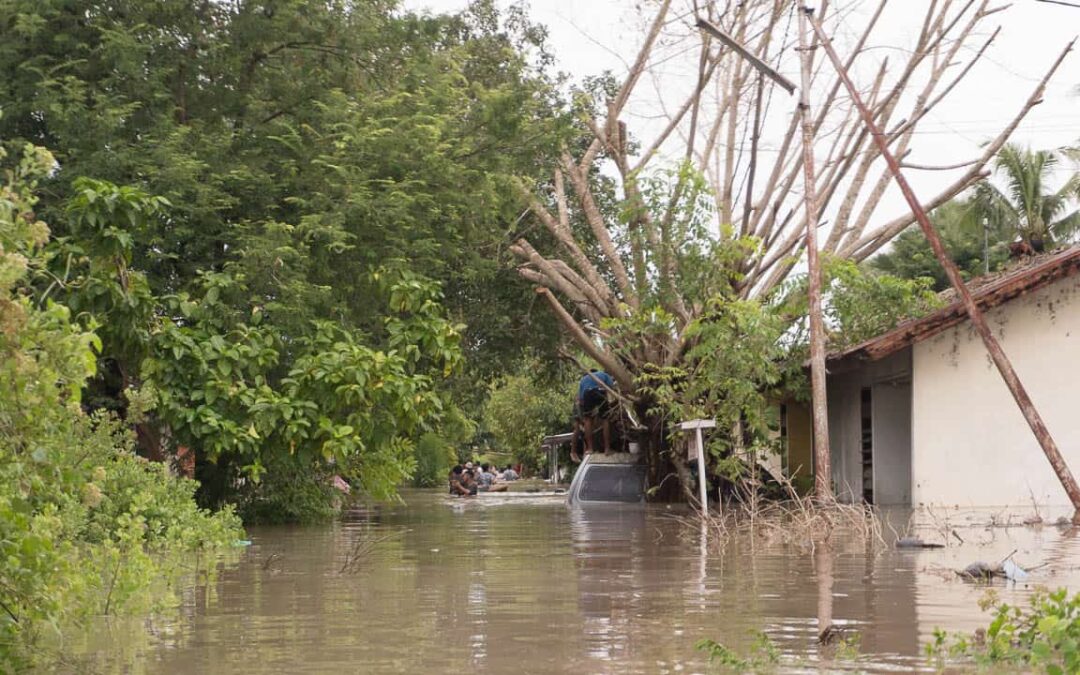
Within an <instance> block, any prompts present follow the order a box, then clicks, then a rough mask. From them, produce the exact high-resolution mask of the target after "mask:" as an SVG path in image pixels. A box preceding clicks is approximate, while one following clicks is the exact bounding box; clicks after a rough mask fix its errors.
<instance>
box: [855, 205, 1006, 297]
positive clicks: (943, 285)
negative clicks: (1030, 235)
mask: <svg viewBox="0 0 1080 675" xmlns="http://www.w3.org/2000/svg"><path fill="white" fill-rule="evenodd" d="M970 210H971V206H970V204H969V203H968V202H967V201H965V200H954V201H951V202H948V203H946V204H944V205H942V206H940V207H939V208H937V209H934V211H933V212H931V214H930V219H931V221H932V222H933V223H934V227H935V228H937V231H938V234H940V235H941V241H942V243H943V244H944V245H945V249H946V250H947V251H948V252H949V257H950V258H952V261H953V262H954V263H956V266H957V267H958V268H959V270H960V275H961V276H962V277H964V279H971V278H974V277H977V276H981V275H982V274H985V273H986V270H987V268H989V270H990V271H991V272H996V271H997V270H999V269H1000V268H1001V267H1002V266H1004V264H1005V263H1006V262H1007V261H1008V259H1009V241H1011V235H1010V234H1009V233H1008V232H1004V231H1001V230H993V231H989V230H988V231H987V232H986V233H985V234H986V237H985V240H984V233H983V226H982V225H981V224H979V225H978V226H977V227H973V226H972V224H971V222H970V217H969V214H970ZM984 242H985V244H986V245H985V246H984ZM987 253H989V265H987V263H986V260H987V255H986V254H987ZM869 264H870V267H871V268H873V269H875V270H877V271H879V272H882V273H884V274H889V275H891V276H894V277H900V278H902V279H918V278H927V279H932V280H933V289H934V290H935V291H943V290H945V289H947V288H949V287H950V284H949V279H948V277H946V276H945V270H944V269H942V267H941V265H940V264H938V261H937V258H936V257H935V256H934V252H933V250H931V248H930V244H929V242H927V241H926V236H925V235H924V234H923V233H922V230H921V229H920V228H919V227H918V226H917V225H913V226H911V227H910V228H908V229H907V230H904V231H903V232H901V233H900V235H899V236H898V237H897V238H896V239H894V240H893V242H892V244H891V245H890V247H889V250H888V251H886V252H884V253H881V254H879V255H877V256H875V257H874V258H872V259H871V260H870V263H869Z"/></svg>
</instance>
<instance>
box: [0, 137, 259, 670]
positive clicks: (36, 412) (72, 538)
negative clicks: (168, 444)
mask: <svg viewBox="0 0 1080 675" xmlns="http://www.w3.org/2000/svg"><path fill="white" fill-rule="evenodd" d="M4 159H5V156H4V154H3V152H2V150H0V163H3V162H4ZM54 166H55V161H54V160H53V158H52V156H51V155H50V154H49V153H48V152H47V151H45V150H43V149H40V148H35V147H31V146H27V148H26V149H25V151H24V153H23V155H22V157H21V158H19V159H18V161H17V162H16V163H14V166H11V165H10V164H9V165H8V170H7V171H6V172H5V176H4V183H3V185H0V438H3V439H4V441H3V443H0V560H3V564H2V565H0V671H4V672H9V671H12V670H17V669H20V668H23V667H27V666H30V665H34V663H40V662H41V661H43V660H46V659H47V658H48V656H47V655H46V654H44V653H43V651H42V650H41V649H39V648H38V646H39V645H40V644H41V642H42V638H44V637H47V636H48V635H49V634H52V635H56V634H58V633H59V634H61V635H62V633H63V631H64V629H65V627H68V626H70V625H71V624H72V623H73V622H77V621H79V620H81V619H84V618H86V617H89V616H93V615H103V614H106V615H108V614H118V613H123V612H131V611H141V610H146V609H150V608H153V607H155V606H160V605H161V604H163V603H167V602H168V601H169V600H170V598H171V596H172V593H171V590H172V586H173V583H174V582H175V581H176V580H177V579H178V578H179V577H180V575H181V574H182V573H183V570H182V568H181V566H182V565H184V564H185V563H186V562H187V561H186V560H185V558H186V555H185V554H187V553H192V552H195V551H202V550H212V549H215V548H218V547H223V546H225V545H227V544H229V543H231V542H233V541H235V540H236V538H237V537H238V536H239V535H240V534H241V532H242V531H241V529H240V523H239V520H238V519H237V517H236V516H235V515H234V514H233V513H232V512H231V511H230V510H226V511H223V512H220V513H217V514H210V513H209V512H206V511H202V510H200V509H199V508H198V507H197V506H196V505H195V501H194V499H193V497H192V495H193V493H194V491H195V488H196V485H195V483H194V482H192V481H187V480H180V479H176V478H173V477H171V476H169V475H168V473H167V470H166V468H165V467H164V465H159V464H149V463H148V462H146V461H145V460H143V459H141V458H139V457H137V456H136V455H135V454H134V452H133V438H132V435H131V434H130V432H128V431H126V430H125V429H124V427H123V426H122V425H121V424H120V423H119V422H118V421H117V420H116V419H115V418H113V417H112V416H110V415H107V414H104V413H102V414H97V415H92V416H91V415H87V414H86V413H85V412H84V411H83V410H82V408H81V406H80V397H81V394H82V387H83V385H84V383H85V381H86V379H87V378H88V377H90V376H91V375H92V374H93V373H94V369H95V366H96V358H95V355H94V351H93V349H94V348H100V341H99V340H98V338H97V336H96V335H95V334H94V333H92V332H90V331H86V330H84V329H83V328H81V327H80V326H78V325H77V324H75V323H74V322H73V321H72V319H71V312H70V310H69V309H68V308H67V307H66V306H64V305H61V304H57V303H54V302H51V301H49V300H47V299H45V298H42V297H34V296H33V294H32V293H31V291H30V287H29V283H28V280H29V279H30V277H31V275H33V274H35V273H38V272H40V270H41V269H42V265H43V261H42V253H41V251H42V248H43V247H44V245H45V243H46V242H47V240H48V234H49V229H48V227H47V226H46V225H45V224H44V223H42V222H40V221H38V220H37V219H36V217H35V215H34V209H33V207H34V203H35V197H34V188H35V186H36V182H37V180H39V179H40V178H42V177H44V176H46V175H47V174H48V173H49V172H50V171H52V170H53V167H54Z"/></svg>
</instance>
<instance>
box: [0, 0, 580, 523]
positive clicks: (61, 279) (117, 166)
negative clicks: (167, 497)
mask: <svg viewBox="0 0 1080 675" xmlns="http://www.w3.org/2000/svg"><path fill="white" fill-rule="evenodd" d="M0 26H2V27H3V30H4V34H5V40H4V43H3V44H2V45H0V106H2V107H3V110H4V113H5V114H4V116H3V117H2V118H0V135H2V136H3V137H8V138H14V139H15V141H14V142H16V143H19V142H23V141H26V140H29V141H32V142H34V143H37V144H40V145H44V146H47V147H49V148H50V149H52V150H53V151H54V152H55V153H56V156H57V158H58V160H59V163H58V166H57V167H56V170H55V171H54V172H53V173H52V174H51V175H50V176H49V177H48V180H47V181H46V186H47V190H46V191H45V192H44V197H43V199H42V202H41V204H40V206H39V210H40V212H41V213H42V214H43V215H45V216H46V217H48V219H49V220H50V222H52V223H53V226H54V229H55V230H56V234H57V236H58V238H57V241H56V242H55V243H54V244H53V245H52V246H51V247H50V250H49V252H48V264H47V265H45V266H44V267H43V269H41V270H39V273H38V274H36V275H35V276H34V283H35V284H36V285H37V286H38V287H39V289H41V291H42V292H48V293H49V294H50V295H51V297H55V298H57V299H59V300H61V301H63V302H64V303H66V304H67V305H68V306H70V307H71V308H72V309H73V310H74V311H75V312H76V317H77V319H78V320H79V322H80V323H81V324H82V325H83V326H84V327H89V326H91V325H95V326H99V327H100V332H99V335H100V338H101V340H102V351H101V354H100V357H99V359H98V368H97V373H96V375H95V377H94V379H93V380H92V381H91V383H90V385H89V387H88V391H87V392H86V401H87V404H88V405H90V406H92V407H94V408H105V409H110V410H115V411H117V412H118V413H120V414H121V415H124V414H125V411H126V408H127V399H128V393H129V391H132V390H136V391H139V392H140V396H142V397H144V398H147V399H148V407H150V408H152V409H151V410H150V412H149V416H148V417H147V418H146V419H145V420H143V421H142V422H140V423H139V424H138V427H137V430H138V439H139V447H140V451H141V452H142V454H144V455H146V456H148V457H154V458H168V457H170V456H172V455H173V454H174V453H175V451H176V449H177V448H178V447H180V446H184V447H187V448H191V449H192V450H193V451H194V453H195V455H196V457H197V458H198V466H197V476H198V478H199V479H200V481H201V484H202V489H201V491H200V499H201V500H202V502H203V503H204V504H207V505H219V504H221V503H225V502H232V503H236V504H238V505H239V506H240V507H241V509H242V510H243V511H244V513H245V514H247V515H249V516H255V515H258V516H259V517H262V518H271V519H273V520H279V519H281V518H283V517H287V518H293V517H301V516H302V513H303V512H304V511H307V512H310V513H311V514H326V513H329V512H330V511H329V510H328V509H327V506H328V505H329V504H330V503H331V502H332V501H333V500H335V499H336V498H337V495H336V494H335V493H334V492H333V491H329V490H328V489H326V486H325V482H326V481H327V480H328V479H329V478H330V477H331V476H333V475H334V474H339V475H342V476H344V477H345V478H346V479H348V480H349V481H350V482H352V483H353V484H354V486H355V487H357V488H359V489H360V490H361V491H362V492H363V493H365V494H369V495H373V496H376V497H388V496H390V495H391V494H392V493H393V491H394V490H395V488H396V486H397V485H398V484H400V483H401V482H402V481H403V480H405V479H406V478H408V477H409V476H410V475H411V474H412V472H413V470H414V468H415V466H416V458H415V457H414V443H415V441H416V439H417V438H418V437H419V436H421V435H422V434H424V433H428V432H443V431H445V430H446V429H444V427H446V425H448V424H450V423H449V422H447V421H446V420H449V419H457V418H460V417H461V415H460V414H459V413H458V412H457V411H456V410H455V407H464V408H465V409H466V411H467V414H469V415H472V416H473V417H474V418H475V417H478V416H479V415H480V411H479V407H480V405H481V404H482V401H483V397H484V394H485V391H486V390H485V388H484V387H483V386H477V385H476V382H483V381H488V380H490V379H491V378H493V377H495V376H497V374H498V373H499V372H501V371H503V370H505V369H506V368H507V367H508V365H507V364H510V363H512V362H514V361H515V360H516V359H517V358H518V355H519V354H520V350H521V348H522V347H523V346H524V345H527V344H534V345H541V347H542V348H545V349H546V348H547V347H548V346H550V345H551V344H553V343H554V341H555V338H554V335H555V331H552V330H535V325H536V323H537V322H538V321H540V322H544V321H547V318H546V316H545V315H542V314H541V315H540V316H538V317H534V316H530V315H529V314H527V313H522V312H520V311H518V310H517V308H518V307H519V306H521V304H522V303H523V300H524V299H525V298H527V297H528V294H529V291H528V288H527V287H526V286H525V285H524V284H520V283H516V282H515V275H514V273H513V271H512V270H511V269H509V268H508V267H507V266H506V265H504V264H503V261H502V260H501V259H500V256H499V255H498V252H499V249H500V245H501V243H502V242H503V240H504V238H505V235H506V231H507V230H508V229H510V228H512V227H514V226H516V220H517V217H518V215H519V213H520V205H519V204H518V203H517V201H516V197H515V196H514V195H513V191H512V188H511V186H512V179H514V178H516V177H518V176H522V175H529V174H530V173H531V172H533V171H534V168H535V166H536V163H537V161H538V158H542V157H544V156H546V155H547V154H548V153H549V150H550V149H552V148H555V147H557V146H558V142H559V139H560V137H561V132H560V131H559V130H560V129H561V128H562V126H563V121H562V117H561V116H560V115H559V114H558V113H557V111H556V109H555V102H554V100H553V98H552V95H551V94H550V92H551V91H552V89H551V87H550V86H549V82H548V81H547V80H546V79H545V77H544V76H543V75H542V70H543V68H544V66H545V65H546V64H547V62H548V56H547V54H546V53H545V52H544V47H543V39H544V35H543V32H542V31H541V30H539V29H538V28H537V27H535V26H533V25H531V24H529V23H528V21H527V20H526V18H525V16H524V14H523V13H522V12H521V11H520V10H519V9H511V10H508V11H507V12H506V13H505V14H504V15H500V14H499V12H497V11H496V10H495V9H494V5H493V3H491V2H485V1H480V2H476V3H474V4H473V5H472V6H470V7H469V9H468V10H466V11H465V12H463V13H461V14H458V15H441V16H416V15H412V14H408V13H404V12H401V11H400V10H399V9H398V8H397V5H396V3H395V2H392V1H389V0H343V1H342V2H333V3H321V4H320V3H314V4H313V3H307V2H299V1H296V0H280V1H274V2H269V3H255V2H248V1H245V0H232V1H229V2H215V3H189V2H186V1H184V0H166V1H164V2H154V3H145V2H126V1H125V2H119V3H116V2H109V3H104V2H100V1H98V0H76V1H74V2H69V1H67V0H64V1H60V0H48V1H46V2H38V1H37V0H14V1H13V2H9V3H4V4H3V5H2V6H0ZM530 328H532V329H530ZM451 401H453V403H451ZM451 426H452V424H451ZM274 472H280V473H281V475H280V476H274V475H272V474H274ZM294 479H297V480H301V481H303V482H305V483H306V485H305V486H304V487H303V488H297V487H295V486H293V485H291V482H294ZM284 486H288V487H287V488H285V489H286V491H288V492H289V493H290V494H296V496H297V497H296V498H297V500H298V501H300V502H303V503H304V504H305V506H304V507H303V508H293V506H290V505H289V504H288V503H287V501H288V500H286V499H285V498H284V497H283V495H282V494H280V492H281V491H280V490H279V489H278V488H279V487H284ZM272 493H279V494H272ZM275 511H280V512H281V513H280V514H278V515H273V514H274V512H275Z"/></svg>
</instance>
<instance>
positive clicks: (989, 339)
mask: <svg viewBox="0 0 1080 675" xmlns="http://www.w3.org/2000/svg"><path fill="white" fill-rule="evenodd" d="M799 14H800V16H801V17H805V18H806V20H807V21H809V22H810V25H811V26H813V28H814V32H815V33H816V34H817V38H818V41H819V42H820V44H821V46H822V47H823V48H824V49H825V53H826V54H828V57H829V60H830V61H831V62H832V64H833V67H835V68H836V71H837V74H838V75H839V76H840V80H841V81H842V82H843V84H844V88H846V89H847V91H848V94H849V95H850V96H851V100H852V102H853V103H854V104H855V106H856V107H857V108H858V109H859V114H860V115H861V116H862V119H863V123H864V124H865V125H866V128H867V130H868V131H869V132H870V133H871V135H872V136H873V138H874V143H875V144H876V145H877V147H878V150H879V151H880V152H881V156H882V157H884V158H885V163H886V164H887V165H888V167H889V171H890V172H891V173H892V175H893V178H895V179H896V184H897V185H898V186H899V187H900V191H901V192H902V193H903V194H904V199H906V200H907V203H908V205H909V206H910V207H911V211H912V213H914V214H915V219H916V220H917V221H918V223H919V227H921V228H922V231H923V234H925V235H926V239H927V241H929V242H930V247H931V248H932V249H934V255H935V256H937V260H938V263H940V264H941V267H942V268H943V269H944V270H945V274H946V275H947V276H948V277H949V281H950V282H952V285H953V288H955V289H956V293H957V294H958V295H959V296H960V299H961V301H962V302H963V304H964V309H965V310H966V311H967V315H968V317H969V318H970V319H971V323H972V325H973V326H975V330H976V331H978V333H979V336H980V337H981V338H982V341H983V344H985V345H986V350H987V351H988V352H989V353H990V358H991V359H992V360H993V361H994V365H995V366H997V369H998V371H999V372H1000V373H1001V377H1002V379H1004V380H1005V385H1006V386H1007V387H1008V388H1009V391H1010V392H1011V393H1012V396H1013V398H1014V399H1016V404H1017V405H1018V406H1020V412H1022V413H1023V414H1024V419H1026V420H1027V423H1028V426H1030V427H1031V431H1032V433H1034V434H1035V438H1036V439H1037V440H1038V441H1039V445H1041V446H1042V449H1043V452H1044V453H1046V458H1047V460H1049V461H1050V466H1051V467H1053V469H1054V473H1056V474H1057V477H1058V480H1060V481H1061V485H1062V487H1064V488H1065V493H1066V494H1067V495H1069V500H1070V501H1071V502H1072V505H1073V509H1074V512H1073V523H1074V524H1080V486H1078V485H1077V484H1076V479H1075V478H1073V475H1072V471H1070V470H1069V466H1068V464H1066V463H1065V458H1064V457H1062V456H1061V451H1060V450H1058V447H1057V443H1055V442H1054V439H1053V437H1052V436H1051V435H1050V430H1049V429H1047V428H1046V424H1045V423H1044V422H1043V419H1042V416H1041V415H1039V411H1038V410H1036V409H1035V404H1034V403H1033V402H1032V400H1031V397H1030V396H1028V393H1027V390H1026V389H1025V388H1024V385H1023V383H1022V382H1020V377H1019V376H1018V375H1017V374H1016V371H1015V370H1014V369H1013V367H1012V363H1010V362H1009V359H1008V357H1007V356H1005V352H1004V351H1003V350H1002V349H1001V345H1000V344H999V343H998V341H997V338H995V337H994V334H993V332H992V331H991V330H990V326H989V325H988V324H987V323H986V317H985V316H983V313H982V310H981V309H979V306H978V304H977V303H976V302H975V298H973V297H972V295H971V292H970V291H969V290H968V288H967V286H966V285H965V284H964V280H963V279H961V278H960V272H959V271H958V270H957V269H956V265H955V264H954V263H953V261H952V260H951V259H950V258H949V256H948V254H947V253H946V252H945V247H944V246H943V245H942V243H941V238H940V237H939V236H938V234H937V231H936V230H934V226H933V225H932V224H931V223H930V218H929V217H928V216H927V215H926V210H925V209H923V207H922V204H920V203H919V200H918V199H917V198H916V197H915V192H914V191H913V190H912V189H911V185H910V184H909V183H908V182H907V179H906V178H905V177H904V174H903V172H902V171H901V170H900V163H899V162H898V161H897V160H896V157H895V156H893V154H892V153H891V152H890V151H889V143H888V140H887V139H886V138H885V135H884V134H883V133H882V131H881V129H879V128H878V127H877V125H876V124H875V123H874V117H873V115H872V114H871V113H870V109H869V108H867V107H866V103H864V102H863V100H862V97H861V96H860V95H859V92H858V90H856V89H855V85H854V84H853V83H852V81H851V77H850V76H849V74H848V72H847V69H846V68H845V67H844V64H843V63H842V62H841V61H840V57H839V56H838V55H837V53H836V50H835V49H833V46H832V43H831V42H829V37H828V36H827V35H826V34H825V30H824V29H823V28H822V26H821V22H820V21H819V20H818V19H817V18H816V17H814V15H813V10H812V9H811V8H809V7H805V6H804V7H802V11H801V12H800V13H799Z"/></svg>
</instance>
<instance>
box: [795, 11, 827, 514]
mask: <svg viewBox="0 0 1080 675" xmlns="http://www.w3.org/2000/svg"><path fill="white" fill-rule="evenodd" d="M807 18H808V15H807V14H806V13H805V12H799V61H800V63H801V65H802V86H801V87H799V116H800V118H801V120H800V122H801V123H802V153H803V176H804V178H805V179H806V186H805V188H804V191H803V205H804V207H805V209H806V260H807V265H808V266H809V268H810V269H809V275H808V279H807V296H808V297H809V298H810V312H809V313H810V388H811V397H812V401H811V405H812V406H813V418H814V494H815V495H816V496H817V498H818V499H819V500H823V501H824V500H828V499H830V498H832V466H831V465H832V457H831V455H830V450H829V408H828V403H827V401H828V399H827V394H826V385H825V380H826V378H825V340H826V335H825V321H824V319H823V318H822V314H821V257H820V255H819V254H818V245H817V228H818V219H819V209H818V197H817V173H816V170H815V166H814V120H813V116H812V115H811V114H810V79H811V71H812V67H813V66H812V63H811V61H812V57H811V51H810V49H811V47H810V39H809V33H810V29H809V28H808V27H807V25H806V24H807Z"/></svg>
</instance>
